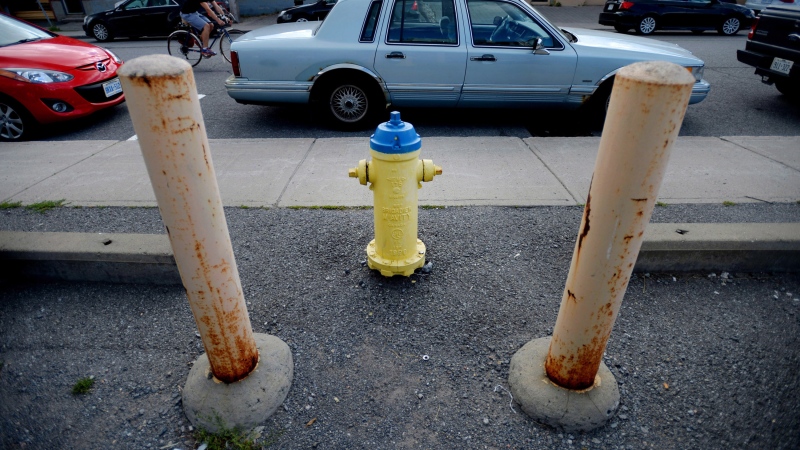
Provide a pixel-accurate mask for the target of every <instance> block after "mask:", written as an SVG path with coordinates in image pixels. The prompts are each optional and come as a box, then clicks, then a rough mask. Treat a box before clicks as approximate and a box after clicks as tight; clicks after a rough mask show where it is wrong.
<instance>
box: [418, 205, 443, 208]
mask: <svg viewBox="0 0 800 450" xmlns="http://www.w3.org/2000/svg"><path fill="white" fill-rule="evenodd" d="M445 208H447V206H443V205H420V209H445Z"/></svg>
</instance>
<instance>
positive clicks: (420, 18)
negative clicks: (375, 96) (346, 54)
mask: <svg viewBox="0 0 800 450" xmlns="http://www.w3.org/2000/svg"><path fill="white" fill-rule="evenodd" d="M457 16H458V15H457V14H456V6H455V3H454V0H394V3H393V5H392V9H391V10H390V11H389V17H388V18H387V19H385V20H384V21H386V22H388V24H387V26H386V27H384V28H383V29H384V30H385V34H384V36H383V39H382V40H381V42H380V43H379V44H378V48H377V52H376V54H375V70H376V72H377V73H378V74H379V75H380V76H381V77H382V78H383V80H384V82H385V84H386V89H387V90H388V92H389V95H390V98H391V102H392V104H394V105H396V106H442V107H450V106H456V104H458V99H459V96H460V95H461V86H462V84H463V83H464V71H465V67H466V60H467V49H466V45H465V44H464V42H463V39H462V38H461V37H460V24H459V23H458V18H457Z"/></svg>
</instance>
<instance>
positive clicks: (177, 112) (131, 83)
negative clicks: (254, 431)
mask: <svg viewBox="0 0 800 450" xmlns="http://www.w3.org/2000/svg"><path fill="white" fill-rule="evenodd" d="M119 77H120V81H121V82H122V88H123V91H124V92H125V97H126V100H127V102H128V109H129V110H130V115H131V120H132V121H133V127H134V129H135V130H136V135H137V136H138V141H139V146H140V147H141V150H142V156H143V157H144V161H145V165H146V166H147V173H148V175H149V176H150V182H151V183H152V184H153V191H154V192H155V196H156V200H157V202H158V208H159V211H160V212H161V219H162V220H163V221H164V226H165V227H166V229H167V234H168V236H169V241H170V244H171V245H172V251H173V253H174V255H175V262H176V263H177V266H178V271H179V272H180V274H181V279H182V280H183V286H184V288H185V289H186V295H187V297H188V298H189V305H190V306H191V309H192V313H193V314H194V318H195V321H196V322H197V329H198V330H199V331H200V336H201V338H202V341H203V346H204V347H205V350H206V353H205V354H203V355H201V356H200V357H199V358H198V359H197V361H195V364H194V366H193V367H192V369H191V371H190V372H189V377H188V379H187V381H186V386H185V387H184V390H183V407H184V411H185V413H186V416H187V417H188V418H189V420H190V421H191V422H192V423H193V424H194V425H195V426H198V427H202V428H205V429H207V430H209V431H212V432H214V431H218V430H219V429H220V428H221V427H225V428H233V427H237V426H238V427H241V428H244V429H249V428H253V427H255V426H257V425H259V424H260V423H263V422H264V421H265V420H266V418H267V417H268V416H269V415H271V414H272V413H273V412H274V411H275V410H276V409H277V408H278V406H280V404H281V403H283V400H284V399H285V398H286V395H287V394H288V392H289V387H290V386H291V382H292V377H293V364H292V355H291V352H290V350H289V347H288V346H287V345H286V343H284V342H283V341H282V340H280V339H278V338H277V337H275V336H270V335H266V334H254V333H253V330H252V328H251V326H250V318H249V316H248V314H247V307H246V305H245V300H244V295H243V293H242V286H241V281H240V280H239V271H238V269H237V267H236V261H235V259H234V255H233V247H232V246H231V240H230V236H229V234H228V225H227V222H226V221H225V213H224V211H223V209H222V199H221V197H220V193H219V187H218V186H217V179H216V175H215V173H214V166H213V165H212V162H211V153H210V151H209V145H208V138H207V137H206V130H205V124H204V122H203V116H202V114H201V112H200V102H199V100H198V98H197V88H196V87H195V81H194V74H193V73H192V68H191V67H190V66H189V64H187V63H186V62H185V61H182V60H180V59H177V58H173V57H171V56H166V55H150V56H143V57H140V58H136V59H133V60H131V61H129V62H128V63H126V64H125V65H124V66H123V67H122V69H121V70H120V71H119Z"/></svg>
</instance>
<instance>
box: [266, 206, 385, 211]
mask: <svg viewBox="0 0 800 450" xmlns="http://www.w3.org/2000/svg"><path fill="white" fill-rule="evenodd" d="M287 208H288V209H294V210H300V209H308V210H319V209H324V210H327V211H346V210H349V209H352V210H362V209H372V206H340V205H323V206H287ZM265 209H266V208H265Z"/></svg>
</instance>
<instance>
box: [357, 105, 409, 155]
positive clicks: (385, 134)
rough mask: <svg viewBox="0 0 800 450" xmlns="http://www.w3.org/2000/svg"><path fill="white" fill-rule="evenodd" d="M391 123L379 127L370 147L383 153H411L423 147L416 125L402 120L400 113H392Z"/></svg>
mask: <svg viewBox="0 0 800 450" xmlns="http://www.w3.org/2000/svg"><path fill="white" fill-rule="evenodd" d="M389 117H390V118H389V121H388V122H384V123H382V124H380V125H378V128H377V129H376V130H375V134H373V135H372V137H371V138H370V140H369V144H370V147H371V148H372V149H373V150H375V151H377V152H381V153H410V152H413V151H416V150H419V149H420V148H421V147H422V139H420V137H419V135H418V134H417V131H416V130H415V129H414V125H411V124H410V123H408V122H403V121H402V120H400V113H399V112H398V111H392V113H391V114H390V116H389Z"/></svg>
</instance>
